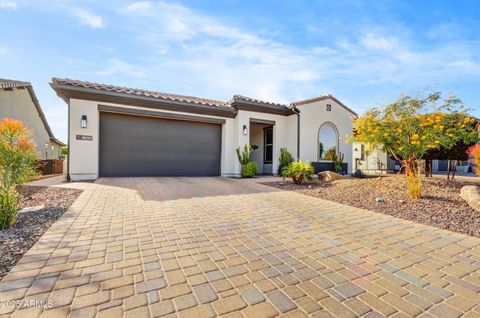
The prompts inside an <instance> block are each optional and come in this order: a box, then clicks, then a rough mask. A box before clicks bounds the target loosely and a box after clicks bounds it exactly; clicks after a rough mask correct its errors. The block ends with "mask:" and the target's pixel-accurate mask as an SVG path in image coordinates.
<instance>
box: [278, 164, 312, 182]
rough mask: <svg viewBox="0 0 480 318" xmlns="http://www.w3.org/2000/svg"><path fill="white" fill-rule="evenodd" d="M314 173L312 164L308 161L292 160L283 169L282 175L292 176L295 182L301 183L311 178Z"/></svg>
mask: <svg viewBox="0 0 480 318" xmlns="http://www.w3.org/2000/svg"><path fill="white" fill-rule="evenodd" d="M314 173H315V170H314V169H313V166H312V164H311V163H310V162H309V161H307V162H302V161H301V160H298V161H297V162H292V163H291V164H290V165H289V166H288V168H287V169H285V170H284V175H286V176H288V177H290V178H292V181H293V183H295V184H302V182H303V181H304V180H310V179H312V175H313V174H314Z"/></svg>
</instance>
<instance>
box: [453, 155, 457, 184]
mask: <svg viewBox="0 0 480 318" xmlns="http://www.w3.org/2000/svg"><path fill="white" fill-rule="evenodd" d="M457 165H458V160H455V161H454V163H453V173H452V181H453V180H454V179H455V173H456V172H457Z"/></svg>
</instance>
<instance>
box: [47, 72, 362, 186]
mask: <svg viewBox="0 0 480 318" xmlns="http://www.w3.org/2000/svg"><path fill="white" fill-rule="evenodd" d="M51 86H52V88H53V89H54V90H55V91H56V93H57V95H58V96H60V97H61V98H62V99H63V100H64V101H65V102H66V103H67V104H68V110H69V111H68V112H69V132H68V136H69V138H68V139H69V141H68V142H69V149H70V152H69V160H68V162H69V167H68V175H69V178H70V180H85V179H96V178H98V177H99V176H218V175H221V176H232V177H236V176H239V175H240V169H241V167H240V163H239V162H238V160H237V157H236V154H235V149H236V148H237V147H243V146H244V145H245V144H246V143H249V144H251V145H255V148H256V150H255V151H254V153H253V157H252V158H253V160H255V161H256V162H257V163H258V165H259V173H260V174H276V172H277V170H278V165H279V162H278V158H279V154H280V148H287V149H288V150H289V152H290V153H291V154H292V155H293V156H294V157H295V158H296V159H297V158H300V159H301V160H303V161H312V162H313V163H314V165H315V168H316V169H317V170H325V169H331V168H332V163H331V161H330V160H325V158H326V154H327V153H328V152H329V151H330V152H331V151H336V152H342V153H343V154H344V156H345V160H344V161H345V164H344V168H345V170H346V171H345V172H351V170H352V145H351V144H346V143H345V138H344V136H345V135H346V134H351V133H352V121H353V119H354V118H355V117H356V116H357V115H356V113H355V112H353V111H352V110H351V109H349V108H348V107H347V106H345V105H344V104H343V103H341V102H340V101H339V100H337V99H336V98H335V97H333V96H331V95H322V96H320V97H318V98H313V99H308V100H303V101H298V102H294V103H291V104H290V105H283V104H277V103H272V102H267V101H261V100H257V99H253V98H249V97H245V96H240V95H236V96H234V97H233V98H232V99H231V100H230V101H226V102H224V101H216V100H211V99H205V98H198V97H192V96H183V95H174V94H166V93H160V92H152V91H146V90H140V89H132V88H125V87H118V86H113V85H104V84H97V83H91V82H84V81H78V80H70V79H60V78H53V79H52V83H51ZM342 137H343V138H342Z"/></svg>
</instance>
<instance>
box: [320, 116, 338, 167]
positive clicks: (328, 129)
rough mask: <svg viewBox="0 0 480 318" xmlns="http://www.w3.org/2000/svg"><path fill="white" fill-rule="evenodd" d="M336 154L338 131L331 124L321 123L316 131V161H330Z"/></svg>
mask: <svg viewBox="0 0 480 318" xmlns="http://www.w3.org/2000/svg"><path fill="white" fill-rule="evenodd" d="M337 152H338V130H337V127H335V125H334V124H332V123H329V122H327V123H323V124H322V125H321V126H320V128H319V129H318V152H317V153H318V160H332V156H333V154H336V153H337Z"/></svg>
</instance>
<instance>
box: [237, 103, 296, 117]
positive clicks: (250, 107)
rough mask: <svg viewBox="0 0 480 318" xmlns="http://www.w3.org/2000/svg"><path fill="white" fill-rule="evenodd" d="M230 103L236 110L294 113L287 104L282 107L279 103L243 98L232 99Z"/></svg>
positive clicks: (286, 114) (279, 113) (287, 114)
mask: <svg viewBox="0 0 480 318" xmlns="http://www.w3.org/2000/svg"><path fill="white" fill-rule="evenodd" d="M230 105H232V106H233V107H234V108H236V109H238V110H245V111H253V112H259V113H268V114H274V115H283V116H289V115H293V114H295V113H294V112H293V111H292V110H291V109H290V108H288V107H287V106H285V107H282V106H280V105H273V104H267V103H259V102H253V101H246V100H243V99H237V100H234V101H233V102H232V103H231V104H230Z"/></svg>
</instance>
